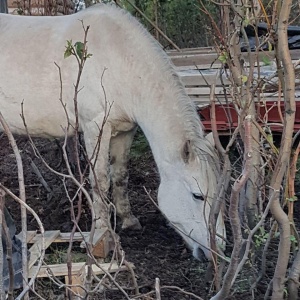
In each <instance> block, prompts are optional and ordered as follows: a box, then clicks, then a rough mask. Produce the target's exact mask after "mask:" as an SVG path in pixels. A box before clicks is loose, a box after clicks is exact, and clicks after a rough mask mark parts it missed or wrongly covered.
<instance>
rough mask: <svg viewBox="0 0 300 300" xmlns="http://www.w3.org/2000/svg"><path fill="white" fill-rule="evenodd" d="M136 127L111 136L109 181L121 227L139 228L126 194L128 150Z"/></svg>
mask: <svg viewBox="0 0 300 300" xmlns="http://www.w3.org/2000/svg"><path fill="white" fill-rule="evenodd" d="M135 132H136V129H133V130H131V131H128V132H122V133H119V134H118V135H117V136H114V137H112V138H111V142H110V155H111V183H112V198H113V202H114V204H115V206H116V210H117V215H118V216H119V217H120V218H121V220H122V228H130V229H136V230H137V229H141V225H140V222H139V220H138V219H137V218H136V217H135V216H133V215H132V213H131V208H130V203H129V200H128V194H127V184H128V171H127V163H128V158H129V151H130V147H131V144H132V140H133V137H134V134H135Z"/></svg>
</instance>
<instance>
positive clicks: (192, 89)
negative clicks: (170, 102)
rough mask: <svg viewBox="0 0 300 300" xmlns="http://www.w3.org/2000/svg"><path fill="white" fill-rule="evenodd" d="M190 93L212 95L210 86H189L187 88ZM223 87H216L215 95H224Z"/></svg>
mask: <svg viewBox="0 0 300 300" xmlns="http://www.w3.org/2000/svg"><path fill="white" fill-rule="evenodd" d="M185 90H186V92H187V94H188V95H199V96H202V95H210V88H209V87H188V88H186V89H185ZM223 94H224V89H223V87H215V95H223Z"/></svg>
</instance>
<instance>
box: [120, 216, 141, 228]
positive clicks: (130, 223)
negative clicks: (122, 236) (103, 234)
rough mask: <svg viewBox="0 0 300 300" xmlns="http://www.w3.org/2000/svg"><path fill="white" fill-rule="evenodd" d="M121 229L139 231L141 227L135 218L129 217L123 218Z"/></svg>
mask: <svg viewBox="0 0 300 300" xmlns="http://www.w3.org/2000/svg"><path fill="white" fill-rule="evenodd" d="M122 229H129V230H141V229H142V226H141V223H140V221H139V220H138V219H137V218H136V217H134V216H130V217H129V218H125V219H124V220H123V224H122Z"/></svg>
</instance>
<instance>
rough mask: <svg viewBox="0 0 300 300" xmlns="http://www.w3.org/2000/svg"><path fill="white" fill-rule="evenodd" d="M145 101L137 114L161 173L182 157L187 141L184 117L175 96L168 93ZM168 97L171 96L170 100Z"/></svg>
mask: <svg viewBox="0 0 300 300" xmlns="http://www.w3.org/2000/svg"><path fill="white" fill-rule="evenodd" d="M153 97H155V96H154V95H152V99H149V100H151V101H143V109H142V111H141V112H140V113H141V115H140V116H136V119H137V120H138V124H139V126H140V127H141V129H142V130H143V132H144V134H145V136H146V138H147V140H148V142H149V144H150V147H151V150H152V153H153V156H154V159H155V162H156V164H157V166H158V168H159V171H160V173H161V171H162V170H165V169H166V167H167V166H170V165H172V164H174V163H176V162H178V161H179V160H180V159H181V156H180V153H181V149H182V147H183V145H184V143H185V141H186V139H187V138H186V133H185V129H184V118H183V115H182V114H181V112H180V111H179V107H178V106H177V105H176V103H174V101H175V100H174V98H173V97H172V98H171V97H170V95H166V96H165V98H164V99H162V98H161V99H155V98H153ZM167 97H170V101H168V99H167Z"/></svg>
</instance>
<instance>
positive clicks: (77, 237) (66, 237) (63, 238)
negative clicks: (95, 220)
mask: <svg viewBox="0 0 300 300" xmlns="http://www.w3.org/2000/svg"><path fill="white" fill-rule="evenodd" d="M89 234H90V233H89V232H82V234H81V233H80V232H75V233H74V237H73V241H74V242H82V241H83V237H82V235H83V236H84V238H86V239H87V238H88V237H89ZM70 236H71V233H70V232H60V234H59V236H58V237H57V238H56V239H55V241H53V243H67V242H69V241H70ZM40 238H41V235H40V234H37V235H36V236H35V237H34V238H33V239H32V240H31V241H29V243H35V242H36V241H38V240H39V239H40Z"/></svg>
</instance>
